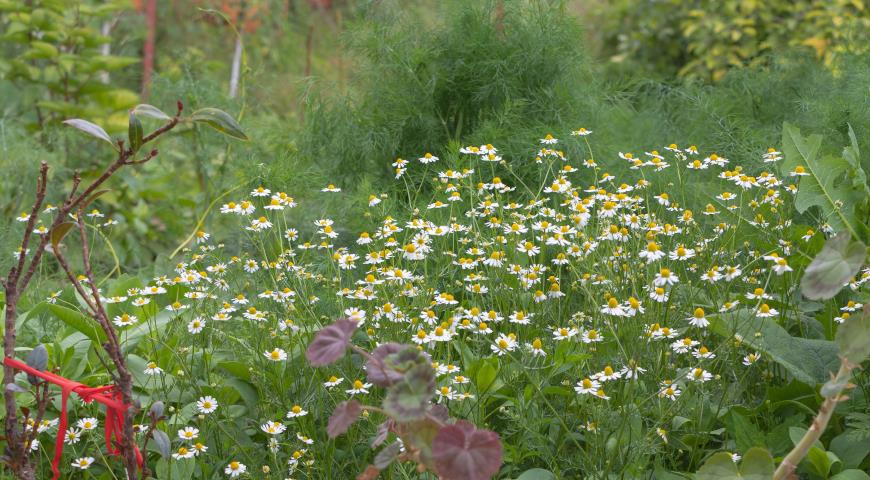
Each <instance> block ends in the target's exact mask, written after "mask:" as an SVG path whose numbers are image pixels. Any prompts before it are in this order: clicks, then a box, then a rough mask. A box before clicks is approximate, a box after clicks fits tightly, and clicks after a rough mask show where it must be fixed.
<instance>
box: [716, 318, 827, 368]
mask: <svg viewBox="0 0 870 480" xmlns="http://www.w3.org/2000/svg"><path fill="white" fill-rule="evenodd" d="M710 327H711V329H712V330H713V332H715V333H717V334H719V335H722V336H724V337H731V336H737V337H738V338H740V339H741V341H742V342H743V343H745V344H747V345H748V346H750V347H752V348H754V349H757V350H759V351H760V352H762V353H764V354H766V355H767V356H768V358H770V359H771V360H773V361H775V362H777V363H779V364H780V365H782V366H783V367H785V369H786V370H788V372H789V373H790V374H792V375H793V376H794V378H795V379H797V380H798V381H801V382H803V383H806V384H808V385H815V384H817V383H824V382H826V381H827V380H828V379H829V378H830V373H831V372H836V371H837V369H838V368H839V364H840V360H839V359H838V358H837V351H838V349H837V345H836V344H835V343H834V342H830V341H827V340H815V339H807V338H799V337H792V336H791V335H789V333H788V332H787V331H785V329H784V328H782V327H781V326H779V325H778V324H777V323H776V322H775V321H773V320H772V319H770V318H757V317H756V316H755V314H754V313H753V312H752V311H751V310H748V309H740V310H736V311H734V312H728V313H723V314H721V315H719V316H717V317H714V318H713V319H712V320H711V324H710Z"/></svg>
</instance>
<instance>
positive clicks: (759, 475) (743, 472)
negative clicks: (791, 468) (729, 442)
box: [740, 447, 775, 480]
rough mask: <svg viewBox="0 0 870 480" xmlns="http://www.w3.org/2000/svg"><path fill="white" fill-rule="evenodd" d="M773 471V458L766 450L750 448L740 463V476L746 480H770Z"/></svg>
mask: <svg viewBox="0 0 870 480" xmlns="http://www.w3.org/2000/svg"><path fill="white" fill-rule="evenodd" d="M774 470H775V469H774V465H773V457H771V456H770V452H768V451H767V449H766V448H759V447H754V448H750V449H749V450H747V451H746V454H745V455H743V460H742V461H741V462H740V476H741V478H745V479H746V480H770V479H771V478H772V477H773V471H774Z"/></svg>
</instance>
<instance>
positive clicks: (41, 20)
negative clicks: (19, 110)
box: [0, 0, 139, 131]
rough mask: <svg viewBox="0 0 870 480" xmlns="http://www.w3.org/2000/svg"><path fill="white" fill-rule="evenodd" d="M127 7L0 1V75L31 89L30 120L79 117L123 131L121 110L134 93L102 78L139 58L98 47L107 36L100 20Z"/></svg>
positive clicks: (56, 1)
mask: <svg viewBox="0 0 870 480" xmlns="http://www.w3.org/2000/svg"><path fill="white" fill-rule="evenodd" d="M128 7H129V4H128V2H124V1H117V0H113V1H109V2H66V1H59V0H36V1H32V2H21V1H14V0H11V1H10V0H0V30H2V31H3V35H2V36H0V52H2V56H0V79H7V80H11V81H13V82H15V83H16V86H17V87H18V88H19V89H22V91H23V90H24V89H27V90H28V94H29V93H32V96H33V97H34V99H35V100H34V103H35V105H36V109H37V110H36V118H35V120H36V122H35V123H36V124H38V125H39V126H42V125H44V124H45V123H46V122H51V121H55V120H62V119H64V118H73V117H84V118H91V119H94V120H95V121H96V122H97V123H99V124H101V125H102V126H104V127H106V128H107V129H108V130H109V131H119V130H124V129H126V126H127V114H126V110H127V109H128V108H131V107H133V106H134V105H136V104H137V103H138V100H139V96H138V94H136V93H135V92H133V91H131V90H129V89H125V88H118V87H117V86H113V85H111V84H109V83H108V81H107V80H108V78H109V77H108V75H109V73H110V72H116V71H119V70H122V69H124V68H126V67H130V66H131V65H134V64H136V63H139V59H138V58H136V57H127V56H120V55H111V54H105V52H104V51H102V50H101V49H102V48H103V45H105V44H107V43H109V42H110V41H111V40H110V39H109V38H108V37H107V36H105V35H103V34H102V33H101V26H102V25H101V23H102V24H106V22H109V23H112V21H113V19H114V18H116V16H117V15H118V13H119V12H120V11H122V10H124V9H125V8H128ZM115 48H117V46H115ZM32 90H35V91H32ZM30 91H32V92H30ZM28 94H24V97H27V98H28V99H29V97H30V96H31V95H28ZM19 100H21V99H19Z"/></svg>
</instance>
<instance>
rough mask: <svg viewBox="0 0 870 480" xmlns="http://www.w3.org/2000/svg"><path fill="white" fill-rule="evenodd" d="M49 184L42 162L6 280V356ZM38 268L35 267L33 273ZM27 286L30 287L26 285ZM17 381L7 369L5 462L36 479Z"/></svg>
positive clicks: (13, 339)
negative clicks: (24, 433)
mask: <svg viewBox="0 0 870 480" xmlns="http://www.w3.org/2000/svg"><path fill="white" fill-rule="evenodd" d="M47 184H48V163H46V162H45V161H43V162H42V164H41V165H40V168H39V177H38V178H37V181H36V200H35V201H34V202H33V209H32V210H31V211H30V218H29V219H28V220H27V227H26V228H27V230H25V232H24V239H23V240H22V243H21V247H20V248H21V249H20V250H19V252H18V254H19V256H18V263H17V264H15V265H13V266H12V268H11V269H10V270H9V274H8V275H7V276H6V279H5V280H3V281H2V284H3V287H4V289H5V291H6V306H5V314H6V317H5V318H6V320H5V322H4V323H5V330H4V335H3V353H4V354H5V355H6V356H12V355H14V354H15V345H16V337H17V332H16V331H15V320H16V318H17V316H18V297H19V295H20V293H21V290H23V288H20V287H19V279H20V278H21V272H22V271H23V270H24V265H25V261H26V256H27V255H26V254H27V244H28V242H29V241H30V235H31V234H32V233H33V227H34V226H35V224H36V218H37V217H38V215H39V209H40V208H42V202H43V201H44V200H45V194H46V187H47ZM34 268H35V267H34V266H33V265H31V266H30V267H29V270H32V269H34ZM25 286H26V284H25ZM13 382H15V369H13V368H12V367H10V366H7V365H4V366H3V397H4V404H5V408H6V422H5V423H4V431H5V433H6V449H7V453H6V454H5V457H4V461H5V462H6V464H7V465H8V466H9V467H10V468H11V469H12V471H13V472H14V473H15V474H16V475H18V476H19V477H20V478H24V479H32V478H34V476H35V472H34V471H33V466H32V465H31V464H30V462H29V457H28V456H27V452H28V450H27V448H28V446H29V445H26V444H25V443H24V441H23V438H22V435H21V432H19V431H18V405H17V403H16V401H15V391H14V390H12V389H10V388H9V385H11V384H12V383H13Z"/></svg>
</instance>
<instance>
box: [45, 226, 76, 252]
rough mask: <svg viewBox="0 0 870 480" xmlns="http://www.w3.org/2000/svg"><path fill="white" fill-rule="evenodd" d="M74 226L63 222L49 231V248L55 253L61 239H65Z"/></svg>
mask: <svg viewBox="0 0 870 480" xmlns="http://www.w3.org/2000/svg"><path fill="white" fill-rule="evenodd" d="M74 226H75V223H73V222H63V223H61V224H60V225H58V226H57V227H55V229H54V230H52V231H51V248H52V250H53V251H55V252H56V251H57V249H58V245H59V244H60V242H61V241H63V237H65V236H66V234H67V233H69V231H70V230H71V229H72V228H73V227H74Z"/></svg>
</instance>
